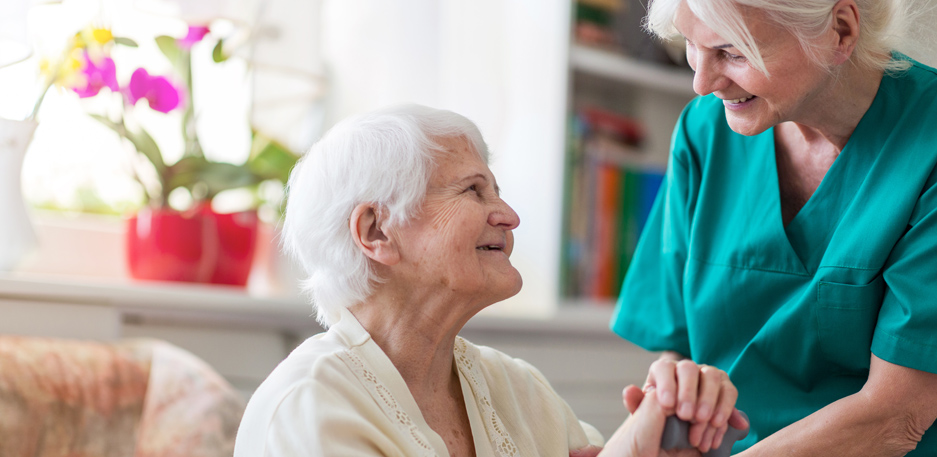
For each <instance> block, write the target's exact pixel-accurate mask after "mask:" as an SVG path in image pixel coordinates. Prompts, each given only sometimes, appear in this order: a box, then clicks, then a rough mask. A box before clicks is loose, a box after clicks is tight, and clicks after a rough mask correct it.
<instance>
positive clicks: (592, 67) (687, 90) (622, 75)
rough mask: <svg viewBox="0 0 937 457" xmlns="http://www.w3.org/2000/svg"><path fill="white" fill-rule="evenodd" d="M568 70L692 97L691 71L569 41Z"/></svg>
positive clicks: (693, 93)
mask: <svg viewBox="0 0 937 457" xmlns="http://www.w3.org/2000/svg"><path fill="white" fill-rule="evenodd" d="M569 65H570V67H571V68H572V69H574V70H577V71H580V72H583V73H589V74H592V75H596V76H601V77H603V78H606V79H609V80H611V81H616V82H619V83H622V84H627V85H633V86H638V87H645V88H648V89H653V90H657V91H662V92H667V93H673V94H674V95H684V96H687V97H691V98H692V97H693V96H694V95H696V93H695V92H693V72H692V71H690V70H683V69H680V68H674V67H665V66H663V65H660V64H656V63H650V62H645V61H642V60H640V59H636V58H634V57H629V56H626V55H624V54H620V53H616V52H613V51H609V50H605V49H598V48H594V47H591V46H586V45H582V44H576V43H573V44H572V45H571V46H570V49H569Z"/></svg>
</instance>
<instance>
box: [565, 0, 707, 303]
mask: <svg viewBox="0 0 937 457" xmlns="http://www.w3.org/2000/svg"><path fill="white" fill-rule="evenodd" d="M638 2H639V0H601V1H599V0H573V1H571V7H572V8H571V9H572V11H573V12H572V14H571V20H570V22H571V24H572V29H571V33H570V35H571V39H570V47H569V60H568V75H569V81H568V91H567V117H568V127H567V144H566V156H565V161H564V178H563V188H564V197H563V199H564V201H563V213H562V214H563V221H562V227H561V231H562V236H561V249H560V259H559V260H560V275H559V279H560V291H559V293H560V300H561V303H562V304H563V305H564V306H569V307H611V306H612V304H613V303H614V301H615V299H616V297H617V295H618V293H619V290H620V286H621V280H622V278H623V277H624V274H625V272H626V271H627V269H628V267H629V263H630V259H631V256H632V255H633V253H634V248H635V245H636V244H637V240H638V237H639V235H640V232H641V230H643V226H644V224H645V222H646V220H647V216H648V213H649V211H650V207H651V205H652V203H653V200H654V197H655V196H656V194H657V190H658V188H659V186H660V182H661V180H662V178H663V174H664V172H665V170H666V167H667V161H668V157H669V149H670V136H671V133H672V131H673V127H674V125H675V124H676V122H677V119H678V118H679V116H680V113H681V112H682V110H683V107H684V106H686V104H687V103H688V102H689V101H690V100H691V99H692V98H693V97H694V96H695V93H694V92H693V72H692V70H690V69H689V68H688V67H687V66H686V65H685V64H684V65H678V64H674V63H671V62H669V61H668V59H669V58H668V57H667V54H666V52H665V50H664V49H663V48H659V47H658V48H656V49H655V47H657V46H658V45H657V44H656V43H655V42H653V40H648V39H644V38H642V37H641V36H640V33H641V32H640V30H635V29H636V28H637V27H638V25H637V24H638V23H639V21H636V20H635V19H634V18H630V17H625V16H627V14H628V7H629V5H631V6H632V10H631V11H632V12H633V11H639V10H638V9H635V8H634V6H635V5H637V4H638ZM601 4H605V5H611V4H617V5H618V8H617V9H611V8H610V9H608V10H606V12H607V14H608V16H609V20H607V21H604V22H603V20H602V18H599V20H597V21H595V22H593V23H591V24H588V27H591V30H586V31H585V32H587V33H583V30H582V21H583V17H582V16H583V15H582V11H583V9H582V8H583V6H584V5H585V6H586V7H587V8H592V9H593V11H592V12H590V13H589V15H591V17H590V18H589V19H586V21H589V20H595V18H596V15H595V7H594V6H595V5H600V6H599V7H598V8H599V9H600V10H601V8H604V7H603V6H601ZM640 11H643V9H641V10H640ZM599 12H600V13H602V11H599ZM622 27H630V28H629V29H628V30H621V28H622ZM597 29H601V30H600V31H599V33H596V30H597ZM590 37H591V38H592V40H590ZM581 38H582V39H586V40H587V41H589V43H588V44H583V43H580V42H579V40H580V39H581ZM628 40H637V41H640V43H637V42H635V43H629V42H628ZM677 60H678V61H679V59H677Z"/></svg>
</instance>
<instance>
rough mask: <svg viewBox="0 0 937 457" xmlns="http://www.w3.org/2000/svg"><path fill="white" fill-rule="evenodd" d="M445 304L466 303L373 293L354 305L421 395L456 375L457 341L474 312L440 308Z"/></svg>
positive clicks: (363, 322)
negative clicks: (402, 297)
mask: <svg viewBox="0 0 937 457" xmlns="http://www.w3.org/2000/svg"><path fill="white" fill-rule="evenodd" d="M446 308H448V309H449V310H452V309H466V308H462V307H459V306H458V305H457V304H452V303H449V304H447V305H440V304H437V305H436V306H434V304H430V303H426V302H425V301H423V300H412V299H411V300H404V299H401V298H398V297H388V296H372V297H371V298H369V299H368V301H367V302H366V303H363V304H359V305H355V306H352V307H351V308H350V311H351V312H352V314H354V316H355V318H357V319H358V322H360V323H361V325H362V327H364V328H365V330H367V331H368V333H369V334H370V335H371V338H372V339H373V340H374V342H375V343H377V345H378V346H379V347H380V348H381V349H382V350H383V351H384V353H385V354H387V357H388V358H389V359H390V360H391V362H392V363H393V364H394V366H395V367H396V368H397V371H399V372H400V374H401V376H402V377H403V379H404V381H405V382H406V383H407V386H408V387H409V388H410V391H411V393H413V394H414V397H417V398H419V397H420V396H421V395H429V394H432V393H433V392H438V391H439V390H440V389H441V388H443V387H444V386H445V385H446V384H447V383H450V382H452V381H453V377H452V374H453V371H452V369H453V354H452V350H453V344H454V343H455V338H456V336H457V335H458V333H459V330H461V329H462V326H463V325H464V324H465V322H467V321H468V319H469V318H470V317H471V316H470V315H468V316H459V315H458V314H457V313H452V312H441V311H443V310H445V309H446ZM457 379H458V378H457V377H456V378H455V380H457Z"/></svg>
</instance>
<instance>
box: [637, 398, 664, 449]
mask: <svg viewBox="0 0 937 457" xmlns="http://www.w3.org/2000/svg"><path fill="white" fill-rule="evenodd" d="M652 393H653V395H652ZM632 419H633V425H632V429H631V430H630V434H631V438H632V440H633V443H634V448H635V449H638V450H639V452H638V455H654V456H656V455H657V453H658V452H659V451H660V440H661V436H662V435H663V434H664V424H665V423H666V420H667V415H666V413H664V409H663V407H662V406H661V405H660V402H659V401H658V399H657V394H656V392H654V389H653V388H651V389H650V390H648V392H647V395H645V396H644V400H643V401H641V405H640V406H638V409H637V410H636V411H635V412H634V415H633V416H632Z"/></svg>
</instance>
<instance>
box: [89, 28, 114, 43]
mask: <svg viewBox="0 0 937 457" xmlns="http://www.w3.org/2000/svg"><path fill="white" fill-rule="evenodd" d="M91 37H92V38H94V41H97V42H98V44H100V45H104V44H107V43H110V42H111V41H112V40H113V39H114V34H112V33H111V31H110V30H109V29H91Z"/></svg>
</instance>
